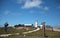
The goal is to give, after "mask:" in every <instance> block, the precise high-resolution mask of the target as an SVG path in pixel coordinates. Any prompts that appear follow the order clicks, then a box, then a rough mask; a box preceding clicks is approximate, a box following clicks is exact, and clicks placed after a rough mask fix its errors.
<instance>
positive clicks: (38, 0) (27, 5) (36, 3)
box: [22, 0, 42, 8]
mask: <svg viewBox="0 0 60 38" xmlns="http://www.w3.org/2000/svg"><path fill="white" fill-rule="evenodd" d="M41 3H42V1H41V0H32V1H31V0H26V1H25V3H24V5H23V6H22V8H31V7H38V6H39V5H41Z"/></svg>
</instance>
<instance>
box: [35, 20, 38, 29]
mask: <svg viewBox="0 0 60 38" xmlns="http://www.w3.org/2000/svg"><path fill="white" fill-rule="evenodd" d="M35 27H36V28H37V27H38V20H36V22H35Z"/></svg>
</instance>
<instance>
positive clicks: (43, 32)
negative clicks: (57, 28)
mask: <svg viewBox="0 0 60 38" xmlns="http://www.w3.org/2000/svg"><path fill="white" fill-rule="evenodd" d="M42 37H43V38H45V22H42Z"/></svg>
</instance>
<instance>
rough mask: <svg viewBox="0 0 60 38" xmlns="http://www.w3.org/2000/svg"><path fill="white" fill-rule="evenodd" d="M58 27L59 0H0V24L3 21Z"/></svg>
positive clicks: (1, 24) (59, 22)
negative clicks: (36, 22) (36, 23)
mask: <svg viewBox="0 0 60 38" xmlns="http://www.w3.org/2000/svg"><path fill="white" fill-rule="evenodd" d="M36 19H38V24H39V25H40V24H41V22H44V21H45V22H46V24H47V25H51V26H54V27H55V26H56V27H60V26H59V25H60V0H0V26H3V24H4V23H5V22H8V23H9V24H10V25H15V24H35V21H36Z"/></svg>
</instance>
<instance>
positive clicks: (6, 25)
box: [4, 22, 9, 32]
mask: <svg viewBox="0 0 60 38" xmlns="http://www.w3.org/2000/svg"><path fill="white" fill-rule="evenodd" d="M8 25H9V24H8V23H7V22H6V23H5V24H4V28H5V32H7V27H8Z"/></svg>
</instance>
